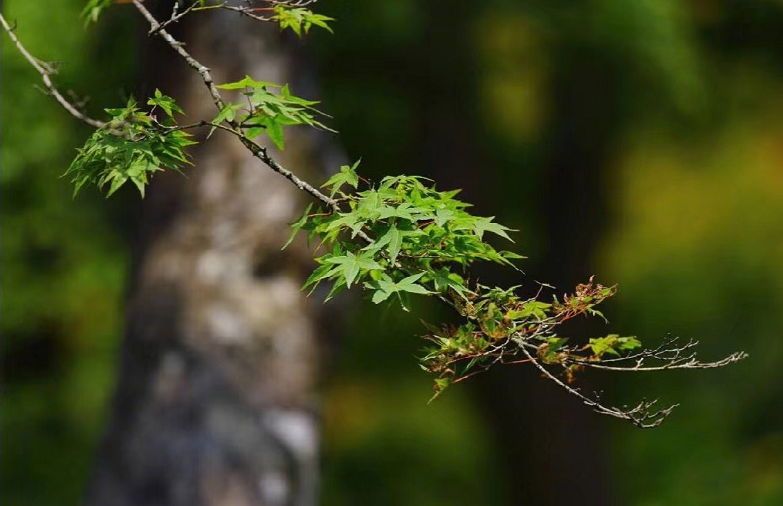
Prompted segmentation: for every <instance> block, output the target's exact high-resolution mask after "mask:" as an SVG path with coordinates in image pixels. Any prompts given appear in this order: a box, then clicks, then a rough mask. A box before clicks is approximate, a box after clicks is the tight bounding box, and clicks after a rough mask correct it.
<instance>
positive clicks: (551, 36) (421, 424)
mask: <svg viewBox="0 0 783 506" xmlns="http://www.w3.org/2000/svg"><path fill="white" fill-rule="evenodd" d="M82 4H83V1H82V0H61V1H59V2H45V5H44V3H42V2H30V1H22V0H7V1H6V2H4V5H3V13H4V15H5V16H6V17H7V18H10V19H11V20H13V19H17V20H18V21H19V28H18V32H17V33H18V35H19V36H20V37H21V38H22V40H23V41H25V43H26V44H27V46H28V48H29V49H30V50H31V51H32V52H33V53H34V54H36V55H38V56H39V57H41V58H43V59H46V60H64V61H66V62H67V63H66V64H65V65H64V67H63V69H62V72H61V75H60V76H59V77H60V82H61V83H62V85H63V88H65V89H68V88H73V89H74V90H77V91H78V92H79V93H80V94H81V95H89V96H90V97H92V101H91V105H90V107H92V108H94V109H97V108H98V107H101V106H110V105H112V106H114V105H116V104H118V103H121V102H122V101H123V100H124V98H126V97H127V95H128V93H129V92H130V90H132V89H133V88H134V85H133V82H134V78H135V77H134V76H135V72H136V69H135V54H136V53H135V52H134V23H136V21H137V20H136V18H135V16H134V12H133V10H132V9H129V8H122V7H118V8H116V9H112V11H113V12H110V13H109V15H107V16H106V17H105V19H103V20H102V23H101V24H99V25H98V26H97V27H90V28H89V29H87V30H84V29H83V28H82V23H81V21H80V20H79V19H78V12H79V10H80V9H81V7H82ZM318 7H319V11H320V12H323V13H325V14H328V15H332V16H333V17H335V18H337V20H338V21H337V22H336V23H335V25H334V27H335V30H336V35H334V36H329V35H328V34H325V33H316V34H314V35H313V36H312V37H311V38H309V40H308V41H307V44H308V47H309V48H310V49H311V50H312V53H313V55H314V57H315V62H316V64H317V66H318V70H319V73H320V76H321V80H322V89H323V97H322V98H323V109H325V110H326V111H328V112H330V113H331V114H333V115H334V117H335V120H334V122H335V126H336V128H337V129H338V130H339V131H340V132H341V134H340V137H339V139H340V142H342V143H343V145H344V147H345V149H346V151H347V153H348V154H349V156H350V157H351V158H352V159H356V158H358V157H359V156H363V157H364V162H363V166H364V167H366V170H367V171H368V172H369V173H370V174H372V175H379V174H399V173H411V172H425V173H428V174H434V175H435V176H436V177H437V178H438V179H439V180H442V181H446V185H447V186H455V185H456V186H465V187H467V190H466V198H467V199H469V200H472V201H475V202H477V204H478V205H477V209H476V212H477V213H478V214H483V215H497V216H498V218H499V220H500V221H501V222H504V223H506V224H509V225H511V226H513V227H514V228H518V229H520V230H521V232H520V234H518V240H517V246H518V251H519V252H521V253H524V254H527V255H528V256H530V257H531V260H530V261H528V262H527V264H526V266H525V270H526V271H527V272H528V274H529V276H530V277H531V278H532V279H540V278H539V276H538V275H537V267H538V266H542V265H546V262H547V259H551V258H565V259H568V258H569V256H568V254H567V253H568V252H567V251H566V252H565V253H564V252H563V251H560V250H562V249H563V248H560V250H558V251H553V250H552V249H551V244H553V242H552V241H550V239H549V238H550V237H551V236H552V235H553V234H556V233H559V234H563V233H564V231H563V229H562V227H563V223H568V220H567V219H565V220H563V219H562V218H561V219H560V220H554V221H553V220H552V219H550V216H549V214H548V212H547V210H548V209H549V210H551V209H553V208H555V207H553V206H558V205H560V204H561V203H560V202H557V201H553V202H549V201H547V199H548V198H554V197H552V195H560V196H559V197H558V198H563V196H562V195H561V194H557V192H552V191H551V188H550V189H547V186H546V185H547V184H551V183H547V181H551V178H549V175H550V173H549V172H547V171H550V170H553V169H552V168H553V167H555V168H556V167H558V166H559V165H558V163H557V160H558V159H559V158H558V157H568V156H571V157H573V158H574V160H575V161H576V163H573V162H571V163H570V165H569V167H570V170H571V172H569V173H566V176H565V177H566V178H571V179H569V181H573V180H579V179H580V178H582V177H586V176H585V174H592V173H596V174H599V175H600V177H598V179H597V180H598V186H597V190H596V188H592V187H590V189H588V190H586V191H590V192H591V194H590V195H587V196H584V195H582V196H580V198H582V199H583V200H584V201H585V202H586V204H585V205H584V208H583V212H582V211H578V210H577V211H571V212H573V214H574V216H573V222H574V223H579V220H580V219H581V218H583V217H584V216H589V217H591V219H592V218H595V219H596V220H600V223H599V224H596V226H595V227H588V228H587V230H589V231H591V232H592V233H593V235H592V236H590V237H587V238H585V237H582V236H581V235H580V234H579V231H580V230H584V229H585V227H581V226H580V227H576V228H575V231H574V244H573V251H575V252H581V251H583V250H584V247H583V246H584V244H585V243H586V242H587V243H589V245H590V246H589V248H588V250H589V257H588V258H587V259H573V261H574V262H583V263H587V264H588V265H589V268H590V272H594V273H595V274H597V275H598V277H599V278H600V280H601V281H603V282H604V283H613V282H617V283H619V284H620V292H619V294H618V296H617V297H616V300H615V301H613V303H612V304H611V305H610V306H609V307H608V309H607V311H606V313H607V316H608V317H609V318H610V319H611V321H612V325H613V329H616V330H617V331H618V332H620V333H623V334H636V335H638V336H639V337H640V338H641V339H642V340H643V341H646V342H649V343H654V342H656V341H657V340H659V339H660V338H662V337H663V336H665V335H666V334H667V333H669V332H671V333H674V334H677V335H681V336H685V337H689V338H693V339H696V340H699V341H701V343H702V346H701V350H702V354H703V356H704V358H719V357H721V356H722V355H724V354H727V353H729V352H731V351H734V350H736V349H744V350H745V351H747V352H749V353H750V358H749V359H748V360H747V361H745V362H744V363H741V364H739V365H736V366H733V367H731V368H727V369H723V370H717V371H703V372H693V371H692V372H677V373H666V374H661V375H647V376H642V375H638V376H631V375H628V376H625V375H620V376H612V377H607V378H605V379H604V383H603V384H604V386H605V388H606V390H607V395H615V396H616V397H615V398H620V399H628V400H632V399H634V398H638V397H641V396H645V395H646V396H648V397H649V396H660V397H661V398H662V399H663V400H664V401H668V402H680V403H682V406H681V407H680V408H679V409H678V410H677V411H676V413H675V415H674V416H673V417H672V419H671V420H669V421H668V422H667V423H666V424H665V425H664V426H662V427H661V428H659V429H656V430H654V431H639V430H636V429H633V428H632V427H630V426H626V425H624V424H622V423H620V422H616V421H613V420H609V419H601V420H600V422H599V423H600V424H602V427H604V429H605V432H606V434H607V435H608V443H609V444H607V447H606V450H605V451H606V452H609V453H610V455H611V459H612V462H613V472H612V475H611V480H612V487H613V489H614V490H615V493H616V495H617V496H618V498H619V499H620V503H621V504H631V505H639V506H653V505H673V504H676V505H682V506H690V505H694V506H696V505H727V506H731V505H737V504H743V505H745V506H756V505H759V506H760V505H778V504H783V376H781V374H780V373H779V370H780V367H781V366H782V365H783V335H782V332H781V327H783V2H782V1H779V0H733V1H732V0H714V1H709V0H690V1H684V0H636V1H631V2H629V1H627V0H591V1H574V0H569V1H565V0H562V1H555V0H548V1H547V0H530V1H516V2H512V1H510V0H509V1H502V0H492V1H482V2H476V1H474V2H473V3H469V2H464V1H453V2H447V1H437V0H433V1H429V2H426V1H421V0H419V1H414V0H394V1H358V0H357V1H342V2H338V1H336V0H323V1H322V2H319V4H318ZM455 41H457V42H458V44H457V45H456V46H455ZM256 77H259V78H263V76H256ZM37 82H38V76H37V75H36V74H35V72H34V71H32V70H31V69H29V67H28V66H27V64H26V62H24V61H23V60H22V59H21V58H20V56H19V55H18V54H17V53H16V52H15V50H14V49H13V47H11V45H10V43H9V39H8V38H7V37H6V36H5V35H3V38H2V187H1V190H0V191H1V197H2V215H1V217H0V220H1V222H0V226H1V227H2V252H1V253H2V299H1V303H2V307H1V308H0V309H1V312H2V361H3V367H2V381H3V384H2V433H3V445H2V487H1V489H2V497H1V498H0V499H2V502H3V504H6V505H9V506H15V505H20V506H21V505H41V506H46V505H55V504H57V505H60V504H76V503H78V501H79V498H80V494H81V493H82V490H83V487H84V484H85V482H86V480H87V476H88V474H89V470H90V466H91V463H92V458H93V454H94V451H95V449H96V445H97V442H98V438H99V436H100V431H101V427H102V425H103V422H104V420H105V418H106V414H107V401H108V399H109V396H110V394H111V390H112V386H113V380H114V358H115V352H116V348H117V342H118V339H119V336H120V335H121V330H122V303H123V293H124V287H125V284H126V280H125V276H126V272H127V268H128V260H129V253H128V251H129V246H128V238H127V237H128V234H127V230H128V229H129V225H128V224H129V223H131V222H132V220H134V219H135V213H136V212H137V211H138V201H137V198H136V197H135V195H133V194H132V193H130V192H126V193H123V194H121V195H118V196H117V198H112V199H111V200H109V201H108V202H107V201H104V200H102V199H101V198H100V197H98V196H97V195H96V194H95V193H94V192H89V191H87V192H84V193H83V194H82V195H80V196H79V198H77V199H76V200H71V188H70V186H69V184H68V182H67V181H66V180H64V179H61V178H59V176H60V175H61V174H62V173H63V171H64V170H65V168H66V167H67V166H68V164H69V162H70V159H71V157H72V156H73V154H74V148H75V147H76V146H78V145H80V144H81V143H82V142H83V140H84V138H85V136H86V135H88V134H89V131H88V130H87V129H86V128H84V127H82V126H80V125H78V124H77V123H76V121H75V120H73V119H72V118H70V117H68V116H67V115H66V113H64V112H63V111H62V110H60V109H58V106H57V105H56V104H55V103H54V102H53V101H52V100H51V99H49V98H47V97H45V96H44V95H42V94H41V93H40V92H39V91H37V90H36V89H35V88H34V87H33V84H35V83H37ZM164 92H165V90H164ZM433 118H434V120H433ZM428 122H429V123H428ZM442 131H443V132H445V133H443V134H441V132H442ZM439 135H448V136H449V137H448V138H449V139H452V140H453V142H454V143H455V144H454V146H455V149H454V152H457V153H464V152H465V146H466V145H469V146H470V148H469V149H468V150H467V151H468V152H469V153H470V164H469V165H468V166H467V167H461V168H460V169H459V170H457V169H454V170H453V171H452V167H453V163H454V160H453V158H454V154H453V152H450V151H449V150H443V149H442V145H443V143H441V149H440V151H438V152H430V151H428V149H429V146H430V144H429V143H431V142H433V139H437V138H438V136H439ZM561 138H565V139H576V141H574V142H570V143H568V142H565V143H563V144H562V145H563V146H571V148H572V147H573V146H576V147H577V148H578V151H577V152H576V153H574V152H571V151H567V152H564V151H562V150H559V147H560V146H561V144H559V142H560V141H559V139H561ZM571 148H569V149H571ZM582 156H584V159H585V163H584V166H583V167H582V166H580V164H579V163H578V162H579V160H580V157H582ZM553 160H554V161H553ZM456 163H460V162H459V161H457V162H456ZM196 170H197V169H196ZM580 171H584V173H582V172H580ZM564 184H565V183H564ZM577 189H578V186H577ZM593 192H594V194H593ZM592 206H595V207H592ZM596 209H598V210H599V211H596ZM566 218H567V217H566ZM553 223H555V224H556V225H557V227H559V228H558V229H557V230H554V229H553ZM577 229H578V230H577ZM566 249H568V248H566ZM547 272H553V271H552V268H551V266H550V267H549V268H548V270H547ZM563 272H571V270H569V269H568V268H567V267H564V270H563ZM563 277H565V278H568V276H567V275H565V274H564V275H563ZM541 281H549V279H541ZM581 281H584V279H559V280H557V281H556V282H557V283H558V284H560V283H562V282H565V283H567V284H571V285H573V284H575V283H578V282H581ZM567 284H566V285H564V286H558V288H560V289H562V290H563V291H564V290H566V289H568V285H567ZM353 311H354V312H353V313H352V314H351V317H350V321H351V322H352V323H351V325H350V327H351V332H350V335H349V336H347V337H346V338H345V341H344V343H343V345H342V348H341V355H340V357H339V359H338V363H337V367H336V369H335V374H334V377H333V378H332V379H331V380H330V382H329V386H328V389H327V392H326V395H325V399H324V409H325V418H324V419H325V431H324V439H325V442H324V447H323V455H324V476H323V479H324V481H323V496H324V499H323V501H322V503H323V504H329V505H332V504H373V505H386V504H388V505H392V504H394V505H434V506H437V505H446V504H449V505H452V504H494V503H497V502H498V501H500V499H501V492H499V490H500V489H499V487H498V485H497V483H496V479H495V477H496V476H497V473H498V469H497V464H494V463H493V462H495V461H494V456H495V454H496V450H495V449H494V448H493V446H492V444H491V442H490V438H489V437H488V435H487V433H488V430H489V428H488V427H487V425H486V422H485V418H484V417H483V416H482V413H481V412H480V410H479V409H478V408H477V407H476V404H475V402H474V399H473V397H472V396H471V393H472V392H474V390H473V389H472V388H471V387H466V388H455V389H453V391H451V392H449V393H448V395H446V398H445V399H444V400H443V401H439V402H437V403H435V404H434V405H431V406H428V405H427V404H426V399H427V398H428V396H429V388H430V385H429V380H430V378H428V377H426V375H425V374H424V373H422V372H421V371H419V370H418V367H417V365H416V362H415V359H414V358H413V355H414V354H416V353H417V352H418V350H419V347H420V342H419V341H418V340H417V338H416V337H415V336H416V335H418V334H419V333H420V331H421V330H420V327H419V323H418V318H417V316H418V315H407V314H402V313H401V312H399V311H394V310H392V311H389V312H386V313H382V314H380V315H379V314H378V313H377V311H376V310H375V309H374V308H370V307H369V306H367V305H365V306H362V307H361V308H356V309H354V310H353ZM432 317H433V318H437V316H432ZM379 318H380V319H381V321H382V322H383V324H382V325H380V326H379V325H378V320H379ZM535 409H536V405H535V404H534V403H531V405H530V410H531V412H533V413H535ZM596 416H597V415H596ZM539 430H540V432H541V433H545V432H546V431H547V427H546V426H541V427H540V429H539ZM590 461H591V456H589V455H583V454H581V453H580V451H579V448H575V449H574V451H573V453H572V454H571V455H569V457H568V460H567V461H564V462H563V465H564V466H578V465H589V462H590Z"/></svg>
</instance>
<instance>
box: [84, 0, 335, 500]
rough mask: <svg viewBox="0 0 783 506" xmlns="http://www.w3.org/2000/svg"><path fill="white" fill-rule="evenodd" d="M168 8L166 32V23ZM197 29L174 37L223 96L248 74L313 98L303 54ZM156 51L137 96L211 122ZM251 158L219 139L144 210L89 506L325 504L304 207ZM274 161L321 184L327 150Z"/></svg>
mask: <svg viewBox="0 0 783 506" xmlns="http://www.w3.org/2000/svg"><path fill="white" fill-rule="evenodd" d="M161 4H167V2H158V4H156V5H157V7H158V9H157V15H158V17H159V19H162V18H164V17H167V15H168V14H170V12H171V10H170V8H171V4H168V5H161ZM190 18H191V19H189V20H187V21H189V22H188V23H186V24H185V25H184V26H178V27H176V28H175V30H176V32H177V35H178V37H179V38H180V39H181V40H185V41H186V43H187V47H188V49H189V51H190V52H191V53H193V54H194V55H196V57H197V58H199V59H200V60H202V61H203V62H204V63H205V64H206V65H207V66H208V67H210V68H211V69H212V71H213V75H214V77H215V79H216V81H218V82H226V81H229V80H237V79H241V77H242V76H244V75H245V74H249V75H252V76H255V77H256V78H258V79H263V80H269V81H274V82H281V83H285V82H291V83H292V88H293V90H294V91H295V92H296V93H297V94H300V95H303V96H313V85H312V83H313V80H312V79H310V78H308V77H307V76H305V75H304V73H303V69H305V68H306V67H307V66H306V65H302V64H301V57H300V55H297V50H298V47H299V46H298V43H296V42H294V43H291V41H290V40H289V41H288V42H286V41H285V40H284V39H285V38H284V37H281V36H280V33H279V29H278V28H277V27H275V26H262V24H260V23H255V22H251V21H250V20H248V19H242V18H240V17H239V16H235V15H228V14H226V13H219V14H213V13H210V14H209V15H193V16H190ZM144 31H145V33H146V30H144ZM145 44H147V46H146V47H147V50H146V52H145V59H146V61H145V62H144V64H143V65H142V69H143V75H142V81H143V85H142V88H143V89H142V90H141V91H140V96H146V95H147V94H149V93H151V92H152V91H153V90H154V88H155V87H160V88H161V89H162V90H163V91H164V92H165V93H167V94H171V95H173V96H175V97H176V98H177V99H178V100H179V101H180V103H181V104H182V105H183V108H184V109H185V110H186V111H187V112H188V114H189V115H190V119H192V120H198V119H203V118H207V119H209V118H212V117H214V116H215V115H216V112H217V111H215V110H214V107H211V102H210V101H209V98H208V96H207V94H206V90H205V89H204V85H203V83H202V82H201V81H200V80H199V76H198V75H196V74H195V73H193V72H192V71H191V70H190V69H189V68H186V67H185V65H184V63H183V62H182V61H180V60H178V59H177V57H176V56H175V55H173V53H172V51H171V50H170V48H169V47H167V46H164V45H163V44H162V43H160V42H159V41H157V40H155V41H149V42H145ZM204 133H205V132H204ZM204 133H202V134H201V135H202V137H203V134H204ZM201 140H203V139H201ZM248 155H249V154H248V153H247V151H246V150H245V149H244V148H243V147H242V146H241V145H240V144H239V143H238V142H237V141H236V140H235V139H234V138H232V137H228V136H223V135H221V133H220V132H218V133H216V134H215V135H214V136H213V138H212V139H210V141H209V142H207V143H204V144H202V145H200V146H198V147H196V149H195V150H194V160H193V161H194V163H195V167H194V168H193V169H191V170H189V171H188V174H187V177H182V176H180V175H177V174H162V175H159V176H157V177H156V178H155V180H154V182H153V184H152V186H151V188H150V190H149V195H148V197H147V198H146V200H145V201H144V204H143V210H142V215H141V218H140V221H141V227H140V231H139V233H138V238H137V241H136V244H137V251H136V252H135V253H136V254H135V258H134V265H133V268H132V273H131V283H130V293H129V297H128V305H127V316H126V321H127V323H126V333H125V340H124V343H123V346H122V356H121V364H120V376H119V383H118V386H117V391H116V396H115V400H114V404H113V408H112V409H113V412H112V417H111V421H110V424H109V428H108V430H107V433H106V435H105V439H104V441H103V444H102V449H101V451H100V455H99V459H98V462H97V465H96V469H95V472H94V475H93V479H92V482H91V485H90V488H89V491H88V500H87V504H88V505H89V506H201V505H204V506H207V505H209V506H217V505H226V506H228V505H231V506H277V505H296V506H299V505H303V506H305V505H312V504H315V502H316V493H317V487H316V483H317V477H318V471H317V469H318V443H319V418H318V410H317V393H316V387H317V384H318V378H319V370H320V368H321V367H320V365H321V362H322V359H323V355H324V351H325V348H326V343H325V340H324V336H325V334H326V332H325V330H324V328H323V325H322V324H321V323H320V322H319V320H318V316H319V315H318V314H316V313H317V311H318V310H319V308H320V304H319V303H317V302H310V303H308V302H306V300H305V297H304V295H303V294H302V292H300V291H299V287H300V285H301V281H302V279H303V276H304V275H305V274H306V270H307V267H309V262H310V258H311V256H310V254H309V253H308V251H307V250H306V248H305V247H304V245H303V244H301V243H296V242H295V243H294V244H292V246H291V247H289V249H287V250H286V251H285V252H281V251H280V247H281V245H282V244H283V243H284V242H285V240H286V238H287V235H288V232H289V229H288V227H287V223H288V222H290V221H292V219H295V217H296V215H297V214H298V213H299V212H301V207H302V206H301V204H302V199H303V196H302V195H301V193H299V192H298V191H297V190H296V189H295V188H294V187H293V186H292V185H291V184H290V183H289V182H288V181H287V180H285V179H283V178H282V177H280V176H278V175H277V174H275V173H273V172H271V171H270V170H268V169H267V168H266V167H265V166H263V165H262V164H261V163H260V162H259V161H258V160H255V159H252V158H251V157H249V156H248ZM277 156H278V160H279V161H280V162H281V163H282V164H283V165H284V166H290V167H291V168H293V169H294V170H295V171H297V172H298V173H300V175H302V176H305V177H312V176H314V175H316V174H318V173H319V172H320V171H321V169H322V167H323V166H324V164H325V162H326V160H325V158H326V157H327V156H328V155H327V146H326V144H325V141H324V138H323V137H322V136H319V135H317V134H314V133H313V134H311V133H308V132H304V131H291V132H290V134H289V135H288V137H287V150H286V151H285V152H284V153H282V154H279V155H277ZM338 156H339V155H338ZM334 161H335V160H331V162H334ZM338 161H339V160H338ZM330 165H332V163H330ZM302 170H306V171H307V172H305V173H302V172H301V171H302Z"/></svg>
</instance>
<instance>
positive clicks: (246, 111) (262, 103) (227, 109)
mask: <svg viewBox="0 0 783 506" xmlns="http://www.w3.org/2000/svg"><path fill="white" fill-rule="evenodd" d="M218 88H220V89H222V90H237V91H240V93H241V94H242V95H243V96H244V97H245V101H244V102H240V103H228V104H226V105H225V106H224V107H223V108H222V109H221V110H220V112H219V113H218V115H217V116H216V117H215V119H214V120H212V123H213V124H216V125H217V124H220V123H222V122H224V121H227V122H229V123H236V124H237V125H238V126H239V127H240V128H242V129H244V131H245V135H247V137H249V138H251V139H252V138H255V137H258V136H259V135H262V134H266V135H267V137H269V139H270V140H271V141H272V142H274V144H275V146H277V147H278V149H281V150H282V149H285V138H284V133H283V127H284V126H290V125H308V126H311V127H314V128H318V129H321V130H329V131H333V130H331V129H330V128H329V127H327V126H326V125H324V124H323V123H321V122H320V121H318V120H317V119H316V116H325V115H324V114H323V113H321V112H320V111H318V110H317V109H315V108H314V107H313V106H314V105H316V104H318V102H317V101H314V100H305V99H303V98H300V97H297V96H294V95H292V94H291V90H290V89H289V87H288V85H287V84H286V85H282V86H281V85H279V84H275V83H269V82H265V81H256V80H254V79H253V78H251V77H250V76H245V78H244V79H242V80H240V81H236V82H232V83H225V84H221V85H219V86H218ZM212 131H214V127H213V129H212ZM211 133H212V132H210V134H211Z"/></svg>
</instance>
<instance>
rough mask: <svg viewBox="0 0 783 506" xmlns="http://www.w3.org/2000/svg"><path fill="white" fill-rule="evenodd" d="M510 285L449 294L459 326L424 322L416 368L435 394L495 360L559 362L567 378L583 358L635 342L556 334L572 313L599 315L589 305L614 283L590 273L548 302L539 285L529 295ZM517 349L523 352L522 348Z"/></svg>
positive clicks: (597, 301) (624, 348) (626, 347)
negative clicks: (581, 340)
mask: <svg viewBox="0 0 783 506" xmlns="http://www.w3.org/2000/svg"><path fill="white" fill-rule="evenodd" d="M515 288H516V287H514V288H511V289H508V290H500V289H497V288H493V289H489V288H487V287H484V286H481V285H478V286H477V287H476V288H475V289H474V290H473V291H472V292H471V293H468V294H466V296H465V297H461V296H460V297H457V296H455V297H454V298H453V302H454V305H455V307H456V308H457V310H458V312H459V313H460V314H461V315H462V316H463V317H464V318H465V322H464V323H463V324H462V325H444V326H442V327H440V328H435V327H432V326H428V328H429V330H430V332H431V333H430V334H428V335H426V336H425V339H426V340H427V341H429V342H430V343H431V345H430V346H429V347H428V349H427V350H426V351H427V353H426V355H425V356H424V357H423V358H422V367H423V368H424V369H425V370H426V371H428V372H431V373H433V374H435V375H437V379H436V380H435V391H436V395H438V394H439V393H440V392H441V391H442V390H443V389H444V388H446V387H447V386H449V385H451V384H454V383H458V382H460V381H463V380H465V379H467V378H468V377H470V376H473V375H475V374H478V373H480V372H483V371H486V370H487V369H489V368H490V367H491V366H493V365H495V364H518V363H526V362H532V361H534V360H535V361H538V362H539V363H540V364H543V365H548V366H555V365H556V366H561V367H562V374H563V375H564V376H565V378H566V380H567V381H568V382H569V383H571V382H573V381H574V378H575V374H576V373H577V372H578V371H580V370H581V369H583V368H584V365H582V363H584V362H598V361H600V360H601V358H602V357H603V356H604V355H605V354H611V355H617V354H619V353H620V352H622V351H627V350H631V349H634V348H637V347H639V346H640V345H641V343H639V341H638V340H636V339H635V338H633V337H620V336H618V335H615V334H611V335H609V336H606V337H601V338H595V339H590V341H589V342H588V343H586V344H584V345H581V346H579V345H571V346H569V345H567V342H568V339H567V338H563V337H558V336H557V333H556V330H557V328H558V326H560V325H561V324H563V323H565V322H566V321H568V320H571V319H573V318H575V317H577V316H582V315H585V316H598V317H601V318H603V315H602V314H601V313H600V312H599V311H598V310H597V309H595V306H597V305H598V304H600V303H601V302H603V301H604V300H606V299H607V298H609V297H612V296H613V295H614V294H615V293H616V287H615V286H610V287H605V286H602V285H601V284H598V283H595V282H594V280H593V278H590V280H589V281H588V282H587V283H584V284H580V285H577V287H576V290H575V291H574V293H573V294H566V295H564V296H563V298H562V300H560V299H558V298H557V297H556V296H553V297H552V301H551V302H543V301H541V300H540V297H541V294H542V291H543V287H542V289H539V291H538V293H537V294H536V296H535V297H532V298H527V299H523V298H520V297H519V296H517V295H516V294H515ZM523 348H526V349H527V350H528V353H524V352H523Z"/></svg>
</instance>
